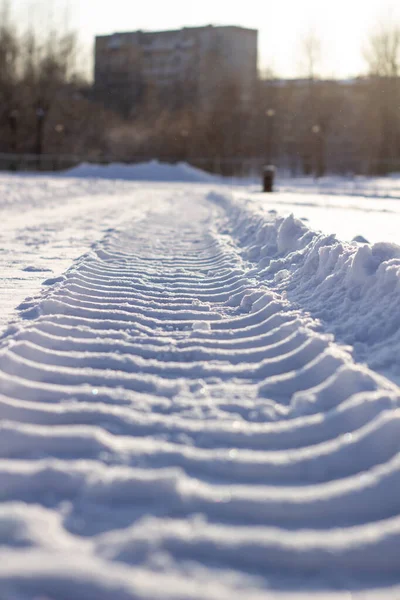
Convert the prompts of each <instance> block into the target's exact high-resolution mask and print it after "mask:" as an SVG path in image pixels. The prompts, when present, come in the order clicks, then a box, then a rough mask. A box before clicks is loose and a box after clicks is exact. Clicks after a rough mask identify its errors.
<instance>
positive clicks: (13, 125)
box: [8, 108, 19, 171]
mask: <svg viewBox="0 0 400 600" xmlns="http://www.w3.org/2000/svg"><path fill="white" fill-rule="evenodd" d="M18 116H19V112H18V110H17V109H16V108H14V109H12V110H10V112H9V114H8V124H9V126H10V131H11V153H12V154H16V153H17V134H18ZM17 168H18V163H17V158H16V157H14V159H13V160H12V162H11V165H10V169H11V170H12V171H16V170H17Z"/></svg>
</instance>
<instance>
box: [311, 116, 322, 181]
mask: <svg viewBox="0 0 400 600" xmlns="http://www.w3.org/2000/svg"><path fill="white" fill-rule="evenodd" d="M311 133H312V134H313V137H314V144H313V146H314V170H315V177H316V178H317V179H318V177H321V175H323V174H324V165H323V156H322V155H323V149H322V136H321V133H322V129H321V126H320V125H318V123H316V124H315V125H313V126H312V127H311Z"/></svg>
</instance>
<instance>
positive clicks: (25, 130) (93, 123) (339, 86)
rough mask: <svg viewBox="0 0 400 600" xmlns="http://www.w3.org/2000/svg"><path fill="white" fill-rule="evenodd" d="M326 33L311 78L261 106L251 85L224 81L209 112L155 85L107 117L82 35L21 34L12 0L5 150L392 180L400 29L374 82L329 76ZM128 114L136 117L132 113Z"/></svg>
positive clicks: (262, 99)
mask: <svg viewBox="0 0 400 600" xmlns="http://www.w3.org/2000/svg"><path fill="white" fill-rule="evenodd" d="M321 52H322V49H321V42H320V39H319V38H318V35H316V34H315V32H310V33H309V34H308V35H306V36H305V38H304V39H303V40H302V41H301V47H300V49H299V53H300V58H301V60H302V64H303V69H304V77H302V78H301V79H298V80H293V81H290V80H287V81H285V80H280V79H279V78H277V77H274V76H273V74H272V73H269V74H268V76H267V77H265V78H261V79H259V80H258V82H257V89H256V91H255V97H254V101H253V102H252V103H251V105H250V106H248V105H247V106H246V105H244V104H243V103H242V102H241V98H240V86H239V84H238V82H236V81H234V80H232V79H226V80H225V81H221V82H220V84H219V86H218V89H217V90H216V91H215V94H214V97H213V101H212V102H211V104H210V106H209V107H208V108H207V110H204V109H200V108H199V106H197V105H196V104H195V103H194V102H192V101H191V90H190V86H189V85H187V86H186V88H185V89H182V88H181V87H179V86H178V85H176V86H175V88H174V89H171V90H169V98H170V99H171V98H172V99H173V102H167V101H166V97H165V94H163V93H161V94H160V93H159V90H158V89H157V86H154V85H152V84H151V82H147V83H146V82H143V86H142V89H141V90H140V94H138V96H137V100H136V102H135V103H134V104H132V106H131V108H129V106H130V103H129V101H128V99H127V98H126V97H122V96H121V98H120V102H121V111H118V110H114V111H110V110H106V109H105V108H104V106H103V105H102V103H101V102H99V101H96V98H95V96H94V94H93V90H92V86H91V84H90V82H88V81H87V80H86V79H85V77H83V76H82V75H81V74H80V64H79V58H80V50H79V44H78V40H77V37H76V35H75V34H74V32H73V31H71V30H68V29H67V28H65V29H63V30H62V29H60V28H54V27H53V28H49V29H48V30H47V32H46V34H45V35H44V34H42V33H41V32H38V31H37V29H35V28H34V27H30V28H29V27H28V28H27V29H25V30H24V31H21V30H20V29H19V28H18V27H17V24H16V21H15V18H13V16H12V13H11V12H10V10H9V6H8V5H7V2H6V0H3V2H2V3H1V2H0V153H11V154H21V153H32V154H35V155H43V154H51V155H55V156H57V155H60V156H61V155H79V156H83V157H86V158H92V159H98V160H101V159H102V158H103V159H104V160H105V159H109V158H110V157H111V158H112V159H114V160H120V161H134V160H140V159H143V160H145V159H150V158H159V159H163V160H170V161H175V160H187V161H191V162H194V163H196V160H197V159H199V158H201V159H203V162H202V165H201V166H204V167H205V168H209V169H212V170H218V171H220V172H222V173H226V174H231V173H234V172H236V170H237V165H238V164H239V163H240V161H242V160H243V159H245V158H246V159H247V158H251V157H255V158H257V159H260V160H262V161H264V162H273V163H275V164H277V165H278V166H281V167H285V168H287V169H288V170H290V171H291V172H292V173H294V174H295V173H296V174H306V175H311V174H313V175H314V176H321V175H323V174H325V173H326V172H340V173H346V172H356V173H357V172H359V173H382V174H383V173H388V172H391V171H395V170H397V171H399V170H400V110H399V106H400V25H399V24H397V23H391V22H385V23H382V24H380V25H379V26H378V27H377V28H376V29H375V30H374V31H373V32H372V33H371V35H370V36H369V39H368V42H367V44H366V47H365V49H364V53H365V59H366V62H367V65H368V75H367V76H364V77H360V78H355V79H354V80H351V81H336V80H334V79H332V80H326V79H323V78H322V77H321V73H320V70H319V62H320V58H321ZM127 108H128V110H127Z"/></svg>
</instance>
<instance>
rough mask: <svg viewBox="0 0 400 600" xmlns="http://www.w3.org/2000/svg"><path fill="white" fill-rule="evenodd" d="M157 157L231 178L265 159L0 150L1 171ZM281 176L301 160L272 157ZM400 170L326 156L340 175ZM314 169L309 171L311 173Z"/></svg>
mask: <svg viewBox="0 0 400 600" xmlns="http://www.w3.org/2000/svg"><path fill="white" fill-rule="evenodd" d="M154 159H158V160H160V161H161V162H166V163H171V164H176V163H178V162H181V161H185V162H187V163H189V164H190V165H192V166H194V167H197V168H199V169H202V170H203V171H207V172H209V173H213V174H216V175H222V176H225V177H234V178H239V179H240V178H259V177H260V175H261V173H262V170H263V167H265V165H266V163H267V161H266V159H265V157H248V158H236V157H234V158H220V157H218V156H216V157H212V158H210V157H185V158H183V157H178V156H177V157H171V156H168V157H167V156H158V157H155V156H146V155H141V156H130V157H129V158H126V157H124V158H122V159H121V157H119V156H111V155H108V156H105V155H103V156H98V155H97V156H90V155H89V156H88V155H77V154H76V155H72V154H68V155H64V154H40V155H39V154H5V153H0V170H1V171H14V172H15V171H18V172H19V171H22V172H38V171H39V172H51V171H65V170H67V169H70V168H72V167H74V166H77V165H79V164H82V163H91V164H96V165H100V164H103V165H107V164H111V163H116V162H117V163H122V164H126V165H133V164H137V163H140V162H147V161H149V160H154ZM272 162H273V164H274V165H275V166H276V167H277V169H278V173H279V175H281V176H288V177H290V176H292V177H298V176H301V175H303V169H302V164H301V161H300V160H299V158H298V157H297V158H296V157H293V156H290V157H289V156H280V157H275V158H274V159H273V160H272ZM393 172H400V159H399V160H397V159H396V160H394V159H392V160H383V161H373V162H371V161H359V162H358V163H353V164H352V165H351V164H350V165H349V164H347V165H346V164H344V163H343V164H341V163H335V162H333V161H329V160H327V174H332V175H333V174H340V175H376V174H382V175H384V174H387V173H393ZM312 174H313V173H310V175H312Z"/></svg>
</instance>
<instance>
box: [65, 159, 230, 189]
mask: <svg viewBox="0 0 400 600" xmlns="http://www.w3.org/2000/svg"><path fill="white" fill-rule="evenodd" d="M63 176H64V177H65V176H70V177H84V178H86V177H89V178H96V179H122V180H125V181H163V182H168V181H170V182H188V183H210V182H211V183H212V182H216V181H218V178H217V177H216V176H214V175H211V174H210V173H206V172H205V171H202V170H201V169H197V168H196V167H192V166H190V165H188V164H187V163H183V162H180V163H177V164H169V163H161V162H159V161H158V160H152V161H150V162H143V163H137V164H134V165H125V164H120V163H113V164H109V165H94V164H89V163H83V164H81V165H79V166H78V167H75V168H73V169H70V170H69V171H67V172H65V173H63Z"/></svg>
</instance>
